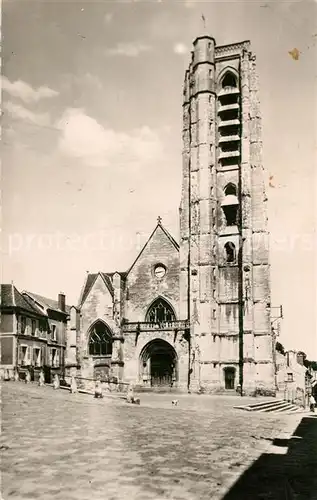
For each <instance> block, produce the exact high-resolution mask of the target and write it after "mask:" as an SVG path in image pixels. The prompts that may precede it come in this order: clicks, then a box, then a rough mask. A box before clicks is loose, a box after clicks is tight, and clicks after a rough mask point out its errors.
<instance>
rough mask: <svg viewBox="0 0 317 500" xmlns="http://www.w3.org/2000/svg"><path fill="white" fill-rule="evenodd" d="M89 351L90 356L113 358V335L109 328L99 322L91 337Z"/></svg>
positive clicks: (94, 327)
mask: <svg viewBox="0 0 317 500" xmlns="http://www.w3.org/2000/svg"><path fill="white" fill-rule="evenodd" d="M88 351H89V355H90V356H111V354H112V335H111V332H110V330H109V328H108V327H107V326H106V325H105V324H104V323H103V322H102V321H98V322H97V323H96V324H95V325H94V326H93V329H92V331H91V333H90V336H89V342H88Z"/></svg>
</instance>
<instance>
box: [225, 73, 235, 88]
mask: <svg viewBox="0 0 317 500" xmlns="http://www.w3.org/2000/svg"><path fill="white" fill-rule="evenodd" d="M236 86H237V79H236V77H235V76H234V75H233V74H232V73H231V72H230V71H228V73H226V74H225V76H224V78H223V79H222V88H223V89H224V88H226V87H231V88H232V87H236Z"/></svg>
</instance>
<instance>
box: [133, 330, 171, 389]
mask: <svg viewBox="0 0 317 500" xmlns="http://www.w3.org/2000/svg"><path fill="white" fill-rule="evenodd" d="M140 364H141V378H142V382H143V385H145V386H147V387H164V386H165V387H171V386H173V385H174V383H175V382H176V380H177V354H176V351H175V349H174V348H173V347H172V346H171V345H170V344H169V343H168V342H166V341H165V340H161V339H155V340H152V341H151V342H149V343H148V344H147V345H146V346H145V347H144V349H143V350H142V352H141V355H140Z"/></svg>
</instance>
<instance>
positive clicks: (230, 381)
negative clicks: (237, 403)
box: [223, 366, 236, 390]
mask: <svg viewBox="0 0 317 500" xmlns="http://www.w3.org/2000/svg"><path fill="white" fill-rule="evenodd" d="M223 371H224V376H225V388H226V389H229V390H230V389H234V382H235V377H236V369H235V368H233V367H231V366H227V367H226V368H224V369H223Z"/></svg>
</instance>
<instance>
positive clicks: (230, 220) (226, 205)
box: [221, 182, 239, 226]
mask: <svg viewBox="0 0 317 500" xmlns="http://www.w3.org/2000/svg"><path fill="white" fill-rule="evenodd" d="M224 193H225V198H224V200H223V202H222V204H221V205H222V210H223V212H224V214H225V218H226V224H227V226H235V225H237V224H238V209H239V201H238V198H237V188H236V186H235V185H234V184H232V183H231V182H230V183H229V184H227V186H226V187H225V189H224Z"/></svg>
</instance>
